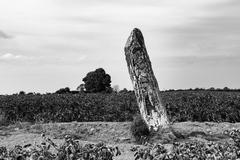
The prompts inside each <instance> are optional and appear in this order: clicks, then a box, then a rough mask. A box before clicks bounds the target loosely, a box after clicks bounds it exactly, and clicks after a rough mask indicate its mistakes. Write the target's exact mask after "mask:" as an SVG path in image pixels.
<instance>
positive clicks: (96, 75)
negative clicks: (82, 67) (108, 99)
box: [83, 68, 112, 93]
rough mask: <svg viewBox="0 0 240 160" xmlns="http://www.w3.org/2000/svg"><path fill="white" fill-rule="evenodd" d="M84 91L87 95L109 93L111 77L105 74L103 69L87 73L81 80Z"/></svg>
mask: <svg viewBox="0 0 240 160" xmlns="http://www.w3.org/2000/svg"><path fill="white" fill-rule="evenodd" d="M83 82H84V83H85V89H86V92H88V93H97V92H111V91H112V89H111V77H110V75H109V74H106V72H105V71H104V69H103V68H98V69H96V70H95V71H92V72H89V73H88V74H87V75H86V77H84V78H83Z"/></svg>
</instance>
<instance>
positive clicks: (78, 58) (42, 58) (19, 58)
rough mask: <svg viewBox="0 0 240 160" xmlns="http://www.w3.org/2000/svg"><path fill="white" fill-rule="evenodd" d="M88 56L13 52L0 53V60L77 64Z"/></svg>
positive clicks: (32, 63) (23, 62) (22, 62)
mask: <svg viewBox="0 0 240 160" xmlns="http://www.w3.org/2000/svg"><path fill="white" fill-rule="evenodd" d="M85 58H86V56H85V55H78V56H75V57H74V56H68V57H59V56H58V57H56V56H35V57H34V56H26V55H20V54H12V53H5V54H2V55H0V62H7V63H8V64H11V63H10V62H14V63H12V64H14V65H16V64H18V63H19V64H25V65H27V64H31V65H34V64H37V65H39V64H42V65H44V64H51V65H58V64H61V65H69V64H71V65H72V64H76V63H80V62H82V61H83V60H84V59H85Z"/></svg>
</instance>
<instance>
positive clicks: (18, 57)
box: [0, 53, 31, 61]
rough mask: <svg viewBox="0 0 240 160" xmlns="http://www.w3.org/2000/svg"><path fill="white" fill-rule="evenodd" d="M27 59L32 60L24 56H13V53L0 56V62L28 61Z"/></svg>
mask: <svg viewBox="0 0 240 160" xmlns="http://www.w3.org/2000/svg"><path fill="white" fill-rule="evenodd" d="M26 59H31V58H30V57H26V56H23V55H18V54H17V55H16V54H12V53H5V54H2V55H0V60H4V61H11V60H26Z"/></svg>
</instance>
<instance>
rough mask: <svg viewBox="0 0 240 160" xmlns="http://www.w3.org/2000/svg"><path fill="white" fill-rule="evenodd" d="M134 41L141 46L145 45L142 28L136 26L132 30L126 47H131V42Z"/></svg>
mask: <svg viewBox="0 0 240 160" xmlns="http://www.w3.org/2000/svg"><path fill="white" fill-rule="evenodd" d="M133 41H135V42H137V43H138V44H139V45H141V46H144V38H143V35H142V32H141V30H140V29H138V28H134V29H133V30H132V32H131V34H130V36H129V37H128V40H127V42H126V45H125V48H128V47H131V44H132V42H133Z"/></svg>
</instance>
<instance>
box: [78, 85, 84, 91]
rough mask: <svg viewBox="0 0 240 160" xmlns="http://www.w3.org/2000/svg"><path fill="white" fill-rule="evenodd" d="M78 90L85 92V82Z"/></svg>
mask: <svg viewBox="0 0 240 160" xmlns="http://www.w3.org/2000/svg"><path fill="white" fill-rule="evenodd" d="M77 91H79V92H85V91H86V88H85V84H80V85H79V86H78V87H77Z"/></svg>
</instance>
